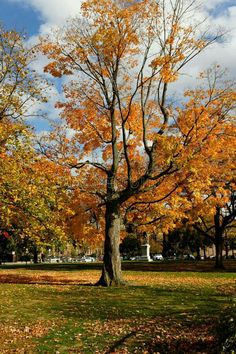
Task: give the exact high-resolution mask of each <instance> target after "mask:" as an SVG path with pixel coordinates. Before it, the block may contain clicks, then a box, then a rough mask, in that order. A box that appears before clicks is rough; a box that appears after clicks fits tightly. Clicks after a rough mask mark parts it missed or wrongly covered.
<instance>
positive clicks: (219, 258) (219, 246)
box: [215, 232, 224, 269]
mask: <svg viewBox="0 0 236 354" xmlns="http://www.w3.org/2000/svg"><path fill="white" fill-rule="evenodd" d="M215 247H216V261H215V268H216V269H224V265H223V254H222V251H223V237H222V235H221V234H220V233H218V232H217V233H216V236H215Z"/></svg>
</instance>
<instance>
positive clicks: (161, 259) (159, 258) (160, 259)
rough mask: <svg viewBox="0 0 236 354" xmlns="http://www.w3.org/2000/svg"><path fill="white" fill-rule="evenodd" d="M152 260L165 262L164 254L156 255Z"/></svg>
mask: <svg viewBox="0 0 236 354" xmlns="http://www.w3.org/2000/svg"><path fill="white" fill-rule="evenodd" d="M152 259H153V260H154V261H163V260H164V258H163V256H162V254H154V255H153V256H152Z"/></svg>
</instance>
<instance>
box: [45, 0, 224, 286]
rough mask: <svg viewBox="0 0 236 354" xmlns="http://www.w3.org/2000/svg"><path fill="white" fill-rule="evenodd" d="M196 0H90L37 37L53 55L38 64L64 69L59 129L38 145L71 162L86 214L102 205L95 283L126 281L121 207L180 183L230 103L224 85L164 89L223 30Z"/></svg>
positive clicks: (157, 197)
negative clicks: (214, 28) (201, 19)
mask: <svg viewBox="0 0 236 354" xmlns="http://www.w3.org/2000/svg"><path fill="white" fill-rule="evenodd" d="M195 5H196V3H195V1H193V2H192V1H191V2H188V1H184V0H175V1H164V0H160V1H158V2H157V1H152V0H146V1H140V2H136V1H122V0H119V1H112V0H101V1H99V2H97V1H94V0H89V1H86V2H84V3H83V4H82V16H81V18H75V19H74V20H71V21H69V23H68V26H67V27H66V28H65V29H64V30H62V31H59V32H58V33H56V34H54V35H53V36H51V37H49V38H46V39H44V40H43V43H42V50H43V52H44V53H45V54H46V55H47V56H48V57H49V59H50V63H49V64H48V65H47V66H46V67H45V71H46V72H49V73H51V74H52V75H54V76H55V77H62V76H64V75H69V76H70V75H71V80H69V79H67V80H69V83H68V84H67V85H65V86H64V94H65V101H64V102H60V103H58V107H61V108H62V109H63V113H62V114H61V118H62V119H64V121H65V125H64V127H65V129H64V131H63V127H62V126H60V127H59V129H58V130H55V131H54V132H53V133H52V135H51V136H50V138H49V140H50V142H49V144H48V146H45V147H44V152H45V153H46V154H47V155H48V157H49V158H51V159H55V158H56V159H57V161H58V163H60V164H64V165H66V166H70V167H71V169H73V176H74V177H75V179H76V180H77V188H78V190H79V191H80V195H81V198H80V200H82V207H83V210H84V212H86V211H87V212H88V213H90V216H91V211H92V212H95V209H96V208H98V207H100V214H103V217H104V219H105V223H104V224H105V226H104V229H105V230H104V231H105V246H104V265H103V271H102V275H101V278H100V280H99V282H98V284H101V285H106V286H110V285H119V284H122V283H123V279H122V274H121V262H120V254H119V243H120V232H121V225H122V208H123V207H125V208H127V203H135V202H138V203H140V202H141V203H142V202H144V201H145V200H147V199H149V200H150V201H151V203H153V204H154V203H156V204H157V205H158V203H161V202H163V200H165V198H168V197H169V196H170V195H171V194H172V193H174V192H176V191H177V190H179V189H181V186H182V184H183V183H184V181H185V180H186V178H187V177H188V178H189V176H190V174H191V173H192V172H191V170H190V169H189V164H190V163H191V161H193V160H195V161H201V151H202V149H205V151H207V146H208V143H209V141H210V138H211V136H214V134H215V131H217V129H218V126H219V125H222V124H224V119H220V116H219V115H218V112H219V111H220V110H221V108H222V107H223V106H225V107H226V106H227V109H228V111H230V109H231V98H230V94H231V93H229V92H228V91H227V90H224V89H223V90H219V91H218V93H217V94H216V93H215V92H210V91H209V90H208V91H207V90H206V91H205V92H203V93H202V94H201V92H199V91H196V92H194V91H192V92H188V93H187V94H186V98H185V101H184V102H183V104H182V105H177V104H176V103H174V101H173V100H172V96H171V95H170V93H169V86H170V85H171V84H172V83H173V82H175V81H177V80H178V78H179V75H180V73H181V69H182V68H183V67H185V65H187V64H188V63H189V62H190V61H191V60H193V58H195V57H196V56H197V55H198V54H199V53H200V52H201V51H203V50H204V49H205V48H206V47H207V46H209V45H210V44H211V43H212V42H214V41H215V40H216V39H217V38H219V36H220V35H219V34H212V33H208V32H207V31H206V30H205V29H201V25H203V23H196V21H195V19H194V11H195V9H196V8H195ZM69 135H70V136H69ZM52 140H54V143H53V144H51V141H52ZM78 202H79V199H78ZM172 202H173V201H172ZM162 205H163V204H162ZM96 210H97V209H96ZM98 219H99V216H98ZM90 224H91V219H90V223H89V220H88V221H87V225H90Z"/></svg>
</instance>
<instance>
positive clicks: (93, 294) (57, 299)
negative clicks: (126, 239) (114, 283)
mask: <svg viewBox="0 0 236 354" xmlns="http://www.w3.org/2000/svg"><path fill="white" fill-rule="evenodd" d="M132 267H133V266H132ZM132 267H131V269H132ZM143 267H144V268H145V271H143V270H142V269H141V266H140V267H139V268H140V270H137V269H135V270H133V269H132V270H128V268H129V267H128V266H126V269H127V270H125V271H124V277H125V279H126V280H128V281H129V283H130V284H131V285H129V286H127V287H124V288H123V287H122V288H100V287H94V286H91V285H89V284H91V283H94V282H95V281H96V280H97V279H98V276H99V273H100V270H99V265H93V266H91V265H88V266H85V265H82V264H81V265H80V264H78V265H76V266H75V265H73V266H72V265H68V266H66V265H60V264H59V265H45V266H42V265H38V266H34V265H32V266H31V265H29V266H15V267H9V266H5V267H2V268H1V269H0V282H1V284H0V294H1V302H0V333H1V336H0V353H32V354H36V353H58V354H59V353H60V354H61V353H65V354H67V353H158V352H159V353H161V354H163V353H164V354H165V353H178V354H181V353H187V354H190V353H207V354H210V353H220V349H219V346H218V343H217V341H218V339H219V330H218V328H219V318H220V317H222V316H224V315H225V314H226V313H229V316H230V317H231V315H232V318H233V313H234V307H235V297H234V296H235V273H234V272H222V273H216V272H200V273H199V272H191V271H188V272H184V271H182V272H171V271H168V272H165V271H160V272H155V271H153V270H152V271H150V270H148V269H147V268H146V266H143ZM8 281H10V282H11V283H8ZM217 331H218V332H217ZM229 353H230V352H229Z"/></svg>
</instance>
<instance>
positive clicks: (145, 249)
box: [141, 243, 152, 262]
mask: <svg viewBox="0 0 236 354" xmlns="http://www.w3.org/2000/svg"><path fill="white" fill-rule="evenodd" d="M141 261H148V262H151V261H152V259H151V257H150V245H149V244H148V243H146V244H145V245H141Z"/></svg>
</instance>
